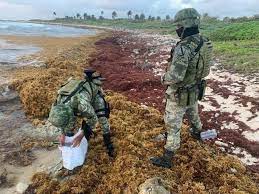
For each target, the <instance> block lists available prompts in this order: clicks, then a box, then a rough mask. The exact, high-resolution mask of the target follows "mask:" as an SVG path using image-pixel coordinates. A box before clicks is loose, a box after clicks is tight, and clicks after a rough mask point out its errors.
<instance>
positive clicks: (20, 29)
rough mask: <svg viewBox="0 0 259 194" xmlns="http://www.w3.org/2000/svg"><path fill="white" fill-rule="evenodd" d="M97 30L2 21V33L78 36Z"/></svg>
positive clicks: (0, 32)
mask: <svg viewBox="0 0 259 194" xmlns="http://www.w3.org/2000/svg"><path fill="white" fill-rule="evenodd" d="M95 33H96V31H95V30H92V29H81V28H73V27H66V26H61V25H46V24H34V23H25V22H12V21H0V35H21V36H51V37H76V36H82V35H94V34H95Z"/></svg>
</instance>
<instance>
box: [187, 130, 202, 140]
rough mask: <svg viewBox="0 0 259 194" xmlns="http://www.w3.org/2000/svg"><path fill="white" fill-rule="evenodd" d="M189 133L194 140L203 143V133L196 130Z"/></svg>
mask: <svg viewBox="0 0 259 194" xmlns="http://www.w3.org/2000/svg"><path fill="white" fill-rule="evenodd" d="M189 131H190V133H191V136H192V137H193V138H194V139H196V140H199V141H201V131H199V130H195V129H194V128H190V129H189Z"/></svg>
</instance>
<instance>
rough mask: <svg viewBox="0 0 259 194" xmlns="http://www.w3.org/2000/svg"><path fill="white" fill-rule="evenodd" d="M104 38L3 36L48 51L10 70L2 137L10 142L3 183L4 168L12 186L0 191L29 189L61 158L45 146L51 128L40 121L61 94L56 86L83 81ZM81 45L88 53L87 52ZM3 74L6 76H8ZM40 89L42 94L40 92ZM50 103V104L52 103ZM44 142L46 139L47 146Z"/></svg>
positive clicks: (0, 117) (2, 103) (1, 98)
mask: <svg viewBox="0 0 259 194" xmlns="http://www.w3.org/2000/svg"><path fill="white" fill-rule="evenodd" d="M103 36H106V34H104V33H98V34H96V35H86V36H81V37H71V38H67V37H65V38H64V37H62V38H56V37H26V36H0V38H1V39H2V38H4V39H5V40H8V41H11V42H13V43H16V44H26V45H28V44H32V45H37V46H38V47H40V48H42V50H41V51H39V52H37V53H34V54H32V55H28V56H23V57H21V58H20V60H19V61H20V62H22V63H25V64H26V63H27V66H22V67H19V66H17V67H14V68H13V69H9V70H8V74H9V75H8V76H7V77H6V79H7V80H8V81H7V82H6V84H5V85H3V91H2V89H1V88H0V92H1V93H0V109H1V112H0V123H1V124H0V132H1V137H2V138H4V140H3V141H2V142H1V144H0V149H1V154H0V164H1V169H0V170H1V171H0V176H1V178H2V174H1V173H2V169H6V172H7V175H6V179H7V180H6V181H7V183H6V184H7V185H6V187H0V192H1V191H2V192H4V193H10V194H12V193H14V192H15V191H16V189H17V188H16V185H17V183H23V184H25V185H27V184H29V183H30V179H31V177H32V176H33V174H35V173H36V172H42V171H45V170H48V168H49V167H52V166H53V165H56V164H55V163H56V161H57V160H59V159H60V154H59V151H56V150H55V149H54V150H53V151H48V149H49V148H50V149H53V145H52V146H50V145H49V143H47V142H45V143H44V137H46V134H48V133H49V132H48V131H49V130H51V128H49V127H45V126H44V125H42V124H44V122H42V121H41V120H39V119H38V118H39V117H41V116H42V114H46V113H47V112H48V108H49V105H50V104H51V103H52V101H53V100H52V99H53V98H54V97H55V95H56V94H55V93H56V89H53V87H54V88H58V87H59V86H60V85H61V83H63V82H64V81H65V80H66V79H68V77H70V76H72V75H74V76H81V74H82V72H83V71H82V69H83V66H84V65H87V61H88V60H89V57H88V56H89V55H90V54H92V53H93V52H94V43H95V42H96V40H98V39H100V38H101V37H103ZM81 46H82V47H85V48H83V49H81ZM77 48H80V50H77ZM80 55H82V56H81V57H80ZM83 56H84V57H83ZM66 65H71V67H70V68H69V69H70V70H69V69H67V70H65V69H62V68H63V67H65V66H66ZM50 66H51V67H50ZM62 66H63V67H62ZM59 68H61V69H59ZM59 71H60V73H59V74H60V77H59V78H58V79H57V77H55V76H56V75H55V74H56V73H58V72H59ZM69 71H71V72H69ZM3 72H4V75H6V73H7V71H3ZM47 77H48V78H47ZM13 89H14V90H15V91H13ZM38 89H40V90H39V91H38V92H36V93H35V90H38ZM43 90H44V91H43ZM48 90H51V92H52V93H50V92H49V91H48ZM16 91H17V92H16ZM35 98H36V99H38V100H39V101H38V102H37V103H38V104H35V103H33V101H34V100H35ZM42 100H43V101H42ZM45 100H48V101H47V102H46V104H45V102H44V101H45ZM27 106H29V107H27ZM26 107H27V108H26ZM35 111H36V112H38V117H37V116H36V117H34V116H32V115H33V114H36V113H35ZM28 112H30V114H29V115H28ZM25 113H26V115H25ZM38 139H43V142H42V143H41V141H38ZM13 141H15V142H16V143H13ZM45 141H46V140H45ZM49 146H50V147H49ZM49 154H51V155H52V160H48V161H47V160H43V161H41V159H40V158H41V157H46V156H48V155H49ZM8 163H11V164H12V165H13V167H14V168H11V167H10V165H8ZM4 177H5V176H4ZM17 181H18V182H17ZM1 184H2V183H1ZM8 185H9V186H8Z"/></svg>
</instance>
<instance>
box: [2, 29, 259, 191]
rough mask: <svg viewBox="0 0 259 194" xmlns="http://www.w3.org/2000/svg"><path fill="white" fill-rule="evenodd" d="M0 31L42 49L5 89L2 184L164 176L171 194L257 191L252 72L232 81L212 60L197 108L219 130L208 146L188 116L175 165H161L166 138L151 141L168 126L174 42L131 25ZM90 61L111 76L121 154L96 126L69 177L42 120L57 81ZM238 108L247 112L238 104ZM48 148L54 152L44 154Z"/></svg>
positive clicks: (91, 184)
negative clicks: (84, 32)
mask: <svg viewBox="0 0 259 194" xmlns="http://www.w3.org/2000/svg"><path fill="white" fill-rule="evenodd" d="M2 38H4V39H5V40H8V41H10V42H13V43H16V44H21V45H22V44H31V45H35V46H38V47H39V48H41V49H42V50H41V51H40V52H38V53H35V54H33V55H30V56H24V57H22V58H21V59H20V61H22V62H24V63H27V64H30V65H29V66H23V67H21V68H14V69H12V70H9V71H8V79H9V80H10V82H11V87H10V89H15V91H14V90H10V91H8V92H9V96H8V97H10V95H13V97H12V98H11V97H10V99H7V100H6V101H5V103H3V104H0V108H1V110H2V109H4V110H5V111H3V113H4V114H3V115H0V116H2V118H3V119H2V120H4V121H5V123H3V124H2V125H0V128H1V133H2V134H3V137H4V139H5V141H3V143H1V144H0V149H1V151H2V153H3V154H2V156H3V157H2V159H1V162H2V164H1V165H2V166H3V167H4V169H5V170H6V171H4V172H3V173H2V175H4V173H5V172H6V174H7V175H6V176H5V177H6V178H4V176H3V177H2V176H1V178H2V179H0V180H1V181H2V180H3V181H5V188H4V189H2V190H1V188H0V191H3V192H4V193H8V192H9V193H13V192H14V191H17V188H16V186H17V183H24V184H25V185H26V186H28V185H29V184H30V185H29V187H28V188H27V190H26V192H25V193H42V194H43V193H55V192H57V193H87V192H93V193H103V191H107V193H138V192H139V190H138V189H139V186H140V184H142V183H143V182H145V180H147V179H149V178H152V177H155V176H156V177H157V176H158V177H161V178H162V179H163V180H165V187H166V188H167V189H168V190H170V191H171V192H172V193H187V192H189V191H192V192H193V193H207V192H211V193H233V192H235V191H237V192H239V191H240V192H244V193H257V192H259V191H258V188H259V187H258V185H259V175H258V174H257V173H258V160H259V159H258V157H259V156H258V145H259V143H258V142H257V141H258V140H257V139H255V141H253V140H252V139H250V138H251V136H253V135H251V133H253V131H254V130H256V128H253V126H254V122H255V123H256V120H255V119H257V116H258V115H257V113H258V109H257V108H258V104H257V102H258V101H257V97H258V96H257V95H258V94H257V92H255V93H251V94H249V95H247V93H244V91H246V90H247V87H255V88H256V87H257V86H258V80H257V79H256V77H255V80H254V81H252V82H249V80H247V83H246V82H244V80H245V79H246V78H245V77H242V76H240V75H235V76H236V77H235V76H234V75H233V74H231V75H232V76H231V77H230V78H231V80H226V79H224V76H226V77H229V74H228V72H225V70H223V69H220V68H219V67H217V64H216V66H215V67H214V70H213V71H212V74H211V75H210V78H209V80H210V81H209V88H208V94H207V97H206V99H205V101H204V102H203V103H202V104H201V106H200V111H201V117H202V121H203V123H204V128H212V127H213V128H215V129H217V131H218V132H219V138H218V139H217V140H215V141H214V142H208V143H205V144H203V143H200V142H197V141H195V140H194V139H192V138H191V137H190V135H189V133H188V125H187V124H188V123H187V122H185V124H184V125H183V128H182V145H181V148H180V150H179V152H177V154H176V156H175V158H174V160H173V163H174V168H172V169H161V168H157V167H154V166H152V165H151V164H150V162H149V158H150V157H151V156H154V155H159V154H161V153H162V151H163V150H162V147H163V143H164V142H163V140H162V141H157V140H155V139H156V137H157V136H158V135H160V134H161V133H162V132H164V125H163V116H162V114H163V109H164V104H163V103H162V102H163V95H164V89H165V88H163V87H162V86H161V84H160V77H159V76H160V75H161V74H162V73H163V72H164V70H165V67H166V65H167V62H166V60H167V58H168V55H169V51H170V49H171V46H173V45H174V44H175V43H176V41H177V40H175V39H174V38H173V37H171V36H163V35H156V34H155V35H154V34H144V33H142V34H138V33H132V32H126V31H125V32H105V33H101V34H98V35H95V36H85V37H77V38H76V37H74V38H53V37H52V38H50V37H40V38H39V37H24V36H19V37H18V36H2ZM89 66H90V67H93V68H95V69H97V70H98V71H100V72H101V73H102V74H103V76H104V77H106V78H107V80H108V81H107V82H105V83H104V89H105V90H106V91H107V94H108V95H107V99H108V101H109V102H110V104H111V108H112V110H111V111H112V112H111V118H110V123H111V128H112V133H113V140H114V144H115V148H116V155H117V156H116V158H115V159H110V158H109V157H108V156H107V154H106V153H105V148H104V146H103V145H102V134H101V131H100V129H99V127H97V130H96V131H97V137H96V138H94V139H91V140H90V151H89V154H88V156H87V161H86V163H85V164H84V165H83V167H82V168H80V169H78V170H76V171H75V172H74V173H72V175H68V174H66V172H63V171H62V172H61V174H58V177H59V178H57V177H56V175H57V174H55V176H53V173H54V172H55V170H56V169H55V170H53V168H56V167H57V166H58V165H59V164H60V163H59V162H60V155H59V154H60V153H59V152H58V151H57V147H56V146H53V144H51V143H50V142H49V141H47V140H46V139H44V132H46V131H51V130H52V128H51V127H50V126H49V124H48V123H46V122H45V118H46V117H47V115H48V112H49V108H50V106H51V104H52V102H53V101H54V99H55V97H56V91H57V89H58V88H59V87H60V85H61V84H62V83H64V81H65V80H67V79H68V78H69V77H71V76H73V77H82V72H83V69H84V68H86V67H89ZM221 79H222V80H221ZM236 79H238V80H239V82H237V81H236ZM217 81H218V82H217ZM226 81H228V82H227V83H226ZM234 82H235V83H234ZM215 85H222V88H224V90H222V91H219V90H216V89H217V87H215ZM225 88H226V89H225ZM235 90H237V91H236V92H235V93H233V92H230V91H235ZM16 92H17V93H16ZM226 96H228V97H229V96H230V98H226ZM242 99H244V100H243V101H242ZM229 101H231V102H229ZM0 102H1V101H0ZM6 102H8V103H6ZM236 103H238V104H236ZM247 104H248V105H247ZM227 105H229V106H227ZM246 105H247V106H246ZM10 107H12V108H11V109H10ZM227 107H229V109H231V110H229V109H227ZM240 108H241V109H242V113H240V112H238V109H240ZM243 112H245V113H246V114H243ZM216 114H218V115H216ZM17 118H19V119H17ZM208 118H211V119H212V118H213V119H216V120H217V122H216V121H212V120H210V119H208ZM53 130H54V129H53ZM17 131H19V133H17ZM240 131H241V132H240ZM242 133H245V134H247V136H245V135H242ZM233 134H234V135H235V136H233ZM10 137H12V138H10ZM232 137H233V138H232ZM249 137H250V138H249ZM13 142H16V143H13ZM17 142H19V143H17ZM215 144H218V146H216V145H215ZM223 148H224V149H223ZM237 149H239V150H237ZM229 154H231V155H229ZM48 155H49V156H51V159H52V160H48V159H47V156H48ZM11 156H12V157H11ZM233 156H234V157H233ZM41 158H44V159H41ZM24 166H26V167H24ZM13 167H14V168H13ZM14 169H15V170H14ZM25 171H26V173H24V172H25ZM122 172H123V173H122ZM35 173H36V174H35ZM49 173H50V174H49ZM62 173H63V174H62ZM34 174H35V175H34ZM0 175H1V174H0ZM32 175H34V177H33V178H32V182H30V178H31V177H32ZM60 180H61V181H60Z"/></svg>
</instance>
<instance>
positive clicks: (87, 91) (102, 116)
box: [48, 70, 114, 156]
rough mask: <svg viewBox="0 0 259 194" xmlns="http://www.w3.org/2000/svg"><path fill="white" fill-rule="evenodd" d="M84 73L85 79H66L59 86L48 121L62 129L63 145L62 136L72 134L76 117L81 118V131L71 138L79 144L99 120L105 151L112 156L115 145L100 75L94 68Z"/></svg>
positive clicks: (74, 142)
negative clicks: (66, 80)
mask: <svg viewBox="0 0 259 194" xmlns="http://www.w3.org/2000/svg"><path fill="white" fill-rule="evenodd" d="M85 73H86V78H85V80H75V79H69V80H68V82H67V83H66V84H65V85H63V86H62V87H61V88H60V89H59V91H58V97H57V100H56V102H55V103H54V104H53V105H52V108H51V111H50V114H49V119H48V120H49V121H50V122H51V123H52V124H53V125H54V126H56V127H58V128H60V129H61V130H62V134H61V136H60V143H61V144H64V142H65V136H73V135H74V130H75V125H76V121H77V117H81V118H83V119H84V120H83V122H82V132H81V133H80V135H79V136H77V137H76V138H75V139H74V141H73V145H74V146H78V145H79V144H80V142H81V140H82V138H83V137H84V136H85V137H86V139H87V140H89V139H90V136H91V135H92V133H93V132H92V129H94V128H95V125H96V123H97V121H99V124H100V126H101V128H102V130H103V139H104V143H105V145H106V147H107V150H108V154H109V156H113V152H114V148H113V144H112V142H111V135H110V125H109V121H108V118H109V105H108V103H107V102H106V101H105V98H104V93H103V90H102V88H101V84H102V80H103V78H102V77H101V76H100V74H98V73H97V72H95V71H93V70H86V71H85Z"/></svg>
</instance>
